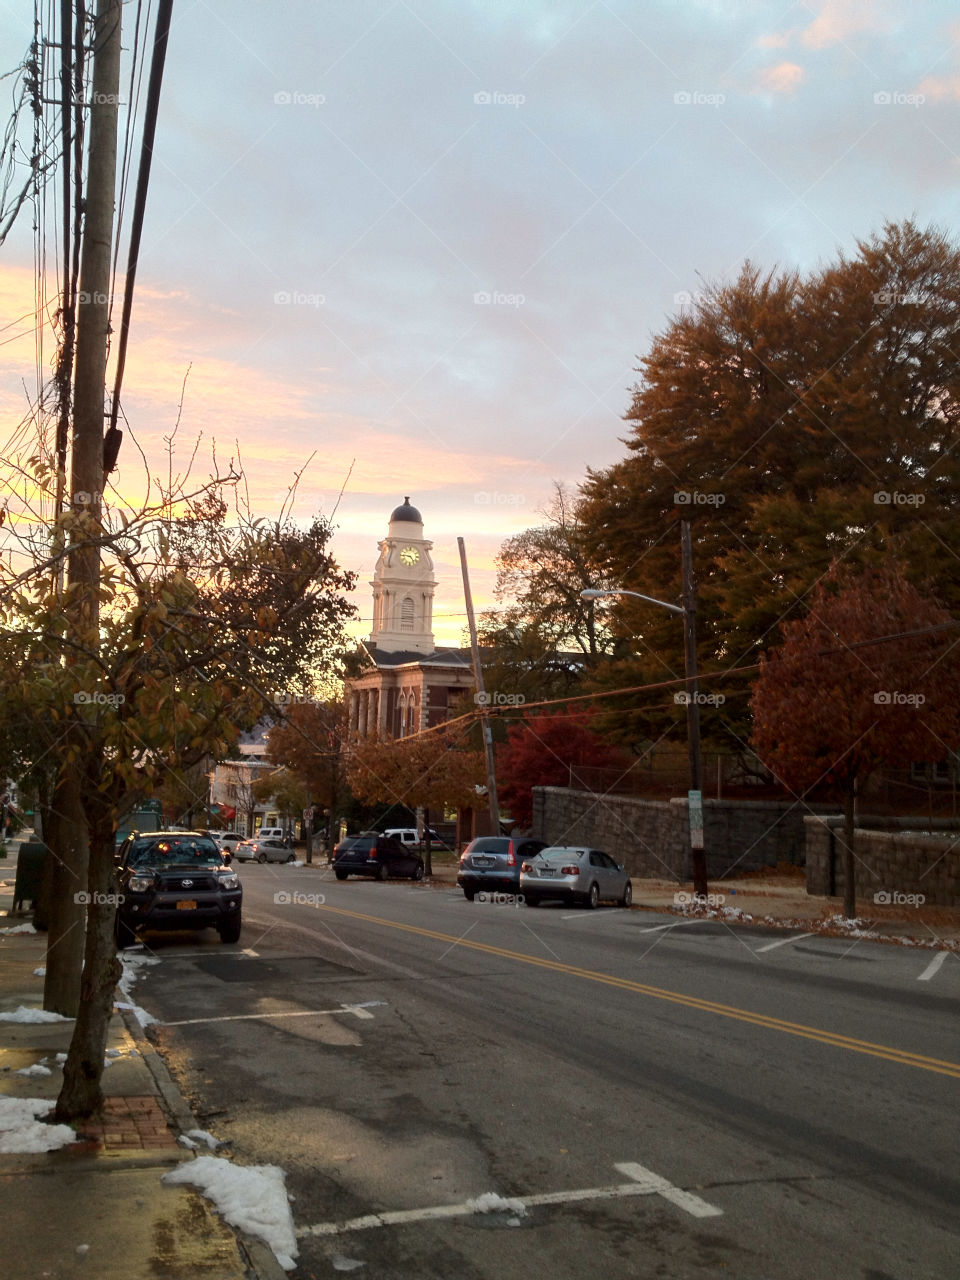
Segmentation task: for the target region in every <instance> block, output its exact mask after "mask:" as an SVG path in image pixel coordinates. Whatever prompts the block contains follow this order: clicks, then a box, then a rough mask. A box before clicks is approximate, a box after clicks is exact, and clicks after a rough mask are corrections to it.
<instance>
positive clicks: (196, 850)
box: [127, 836, 223, 867]
mask: <svg viewBox="0 0 960 1280" xmlns="http://www.w3.org/2000/svg"><path fill="white" fill-rule="evenodd" d="M127 865H128V866H131V867H172V866H180V867H182V866H190V867H222V866H223V855H222V854H221V852H220V850H219V849H218V848H217V846H216V845H215V844H214V842H213V841H212V840H211V839H209V838H208V837H207V836H165V837H156V836H155V837H153V838H152V839H147V840H135V841H134V842H133V844H132V846H131V848H130V853H129V855H128V857H127Z"/></svg>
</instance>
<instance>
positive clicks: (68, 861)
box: [43, 762, 89, 1018]
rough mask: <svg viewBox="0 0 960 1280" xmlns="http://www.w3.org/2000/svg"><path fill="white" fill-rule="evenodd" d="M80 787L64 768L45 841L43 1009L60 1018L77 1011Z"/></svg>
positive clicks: (84, 858)
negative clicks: (45, 894) (45, 895)
mask: <svg viewBox="0 0 960 1280" xmlns="http://www.w3.org/2000/svg"><path fill="white" fill-rule="evenodd" d="M80 785H81V784H80V774H79V769H78V766H77V763H76V762H74V763H72V764H68V765H66V766H65V767H64V769H63V771H62V772H61V774H60V777H59V779H58V781H57V787H56V790H55V792H54V798H53V804H52V807H51V811H50V818H49V821H48V826H49V828H50V830H49V832H48V839H47V841H46V845H47V848H48V849H49V850H50V857H49V859H48V863H49V867H50V875H49V880H48V882H47V878H46V877H45V888H46V887H47V883H48V885H49V889H48V896H47V898H46V915H47V954H46V968H47V973H46V977H45V978H44V981H43V1007H44V1009H46V1010H47V1011H48V1012H50V1013H60V1014H63V1016H64V1017H65V1018H75V1017H76V1016H77V1012H78V1010H79V1008H80V975H81V971H82V969H83V949H84V930H83V926H84V918H85V908H84V895H85V893H86V889H87V863H88V860H89V844H88V841H87V821H86V815H85V814H84V812H83V803H82V796H81V791H80Z"/></svg>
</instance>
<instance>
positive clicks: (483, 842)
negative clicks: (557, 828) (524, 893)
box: [457, 836, 546, 902]
mask: <svg viewBox="0 0 960 1280" xmlns="http://www.w3.org/2000/svg"><path fill="white" fill-rule="evenodd" d="M544 848H546V841H545V840H528V839H522V840H514V839H513V837H512V836H477V838H476V840H471V841H470V843H469V844H468V845H467V847H466V848H465V849H464V851H463V853H462V854H461V855H460V866H459V868H458V870H457V884H458V885H459V886H460V888H461V889H462V890H463V893H464V897H466V899H467V900H468V901H469V902H472V901H473V899H474V897H475V896H476V895H477V894H478V893H481V892H484V891H487V890H491V891H493V892H498V893H519V892H520V865H521V863H522V862H523V860H524V858H532V857H533V855H534V854H535V853H538V852H539V851H540V850H541V849H544Z"/></svg>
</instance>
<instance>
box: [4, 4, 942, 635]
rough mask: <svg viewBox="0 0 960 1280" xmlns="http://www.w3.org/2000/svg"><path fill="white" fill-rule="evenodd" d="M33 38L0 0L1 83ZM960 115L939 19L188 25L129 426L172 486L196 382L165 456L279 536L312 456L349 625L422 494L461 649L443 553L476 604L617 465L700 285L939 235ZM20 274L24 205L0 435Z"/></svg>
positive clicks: (172, 71) (759, 16) (707, 13)
mask: <svg viewBox="0 0 960 1280" xmlns="http://www.w3.org/2000/svg"><path fill="white" fill-rule="evenodd" d="M135 11H136V6H135V5H132V4H127V5H125V8H124V21H125V23H126V24H127V26H126V31H127V37H126V40H125V44H126V45H127V47H128V48H129V47H130V46H131V45H132V33H133V24H134V19H135ZM32 13H33V6H32V5H30V4H27V3H25V0H0V16H2V22H0V30H2V35H0V70H7V69H10V68H13V67H14V66H15V65H16V64H17V63H18V61H19V60H20V58H21V57H22V54H23V51H24V50H25V48H26V46H27V45H28V43H29V41H30V38H31V31H32ZM3 83H4V84H5V86H6V85H8V84H9V82H3ZM127 100H128V98H127V95H126V94H124V95H123V101H124V102H125V103H126V102H127ZM6 101H7V102H8V101H9V94H7V95H6ZM958 104H960V16H958V13H957V10H956V7H955V6H954V5H953V4H951V3H938V2H936V0H933V2H930V3H925V4H924V3H920V4H916V3H914V4H905V3H888V2H886V0H867V2H864V3H860V2H857V0H810V2H809V3H806V4H803V3H797V4H789V3H767V2H765V0H750V2H748V0H741V2H738V0H685V2H684V3H675V2H674V3H657V2H656V0H648V2H647V3H642V4H637V3H636V0H633V2H625V0H549V2H547V0H512V2H510V3H507V2H506V0H344V2H332V3H327V2H325V0H285V3H284V4H283V5H280V6H278V5H275V4H271V3H269V2H268V0H176V4H175V6H174V25H173V29H172V31H171V36H170V43H169V49H168V54H167V66H166V74H165V79H164V86H163V97H162V100H161V107H160V118H159V125H158V131H157V142H156V149H155V159H154V166H153V173H152V178H151V187H150V193H149V200H148V208H147V215H146V221H145V226H144V238H143V248H142V252H141V257H140V266H139V273H138V284H137V293H136V299H135V304H134V312H133V324H132V330H131V345H130V350H129V354H128V358H127V369H126V376H125V380H124V393H123V397H122V403H123V409H124V412H125V415H126V417H127V420H128V423H129V429H130V431H131V432H132V434H133V436H134V437H135V439H136V442H137V444H138V445H139V448H140V449H142V450H143V453H144V454H145V455H146V458H147V459H148V462H149V465H150V466H151V469H152V470H153V471H154V472H156V471H159V470H161V469H162V470H164V471H165V469H166V463H165V461H164V448H165V446H164V437H165V436H168V435H169V434H170V432H171V430H172V428H173V426H174V424H175V422H176V420H177V415H178V405H179V402H180V398H181V391H182V389H183V385H184V379H185V377H186V386H185V390H184V391H183V408H182V413H181V417H180V426H179V431H178V435H177V441H176V445H175V449H176V460H177V463H178V464H182V463H183V461H184V460H185V458H186V457H187V455H188V454H189V453H190V451H191V450H192V448H193V443H194V442H195V440H196V438H197V436H198V435H200V434H201V433H202V436H203V440H202V443H201V448H200V454H199V455H198V457H199V458H200V459H201V460H205V459H207V458H209V449H210V445H211V442H215V443H216V450H217V454H218V456H219V457H220V458H221V459H225V458H228V457H230V456H231V455H232V456H236V455H237V454H238V452H239V456H240V457H241V458H242V460H243V463H244V466H245V470H246V474H247V480H248V485H249V490H250V496H251V501H252V503H253V506H254V508H255V509H256V510H257V511H259V512H261V513H263V514H264V515H267V514H271V513H276V511H277V509H278V507H279V505H280V503H281V502H282V501H283V499H284V497H285V495H286V491H287V488H288V485H289V484H290V482H291V480H292V477H293V476H294V474H295V473H296V472H298V471H299V470H300V469H301V468H302V467H303V466H304V464H306V463H307V461H308V459H312V460H311V461H310V463H309V466H308V467H307V470H306V471H305V473H304V475H303V477H302V479H301V480H300V483H299V490H298V499H297V503H296V506H295V512H294V513H295V515H296V516H297V517H301V518H304V519H307V518H308V517H309V516H310V515H311V514H312V513H313V512H315V511H321V512H323V513H324V514H326V515H331V514H332V513H333V512H334V511H335V515H334V523H335V526H336V528H335V535H334V543H333V546H334V550H335V553H336V555H337V557H338V559H339V560H340V562H341V564H343V565H344V566H345V567H347V568H350V569H353V570H355V571H356V572H357V573H358V574H359V575H360V586H359V588H358V591H357V593H356V596H355V600H356V603H357V605H358V608H359V611H360V615H361V616H360V621H359V622H358V624H357V626H356V627H355V628H354V631H355V633H356V634H358V635H360V634H363V635H365V634H368V633H369V630H370V614H371V593H370V588H369V585H368V583H369V579H370V577H371V574H372V571H373V566H374V564H375V562H376V558H377V541H378V539H379V538H381V537H382V536H384V535H385V534H386V525H387V520H388V517H389V513H390V511H391V510H392V509H393V507H394V506H395V505H397V504H398V503H399V502H401V501H402V500H403V497H404V496H405V495H407V494H409V495H410V496H411V500H412V501H413V502H414V504H415V505H416V506H417V507H418V508H419V509H420V511H421V512H422V514H423V517H424V524H425V534H426V536H427V537H429V538H432V539H433V541H434V560H435V562H436V566H437V572H438V577H439V580H440V585H439V587H438V590H437V598H436V604H435V611H434V617H435V632H436V636H437V640H438V642H439V643H452V644H457V643H459V642H460V636H461V630H462V627H463V626H464V623H465V617H464V607H463V595H462V589H461V582H460V568H459V560H458V555H457V545H456V539H457V537H458V536H463V537H464V538H465V540H466V545H467V554H468V557H469V560H470V564H471V576H472V585H473V591H474V597H475V603H476V605H477V607H478V608H483V607H484V606H485V605H488V604H490V603H492V600H493V594H492V593H493V585H494V580H495V571H494V557H495V555H496V553H497V551H498V549H499V547H500V544H501V543H502V541H503V540H504V539H505V538H506V537H509V536H510V535H511V534H513V533H516V532H519V531H520V530H521V529H524V528H527V527H529V526H531V525H536V524H539V523H542V522H543V518H544V517H543V511H544V509H545V507H546V506H547V504H548V503H549V500H550V495H551V491H552V487H553V484H554V482H561V483H563V484H565V485H568V486H570V487H573V488H575V487H576V486H577V485H578V484H579V483H580V482H581V481H582V480H583V478H584V476H585V473H586V469H587V467H593V468H601V467H605V466H608V465H610V464H611V463H613V462H615V461H617V460H618V459H619V458H620V457H622V456H623V453H624V446H623V444H622V440H623V438H624V436H625V434H626V426H625V424H624V423H623V421H622V415H623V414H624V413H625V411H626V410H627V408H628V407H629V403H630V388H631V387H632V385H633V384H634V383H635V381H636V378H637V375H636V372H635V369H636V365H637V363H638V360H639V358H640V357H642V356H643V354H644V353H645V352H646V351H647V350H648V349H649V346H650V343H651V341H652V338H653V336H654V335H655V334H656V333H658V332H659V331H661V330H662V329H663V328H664V327H665V326H666V324H667V323H668V322H669V319H670V317H671V316H672V315H675V314H677V312H678V311H679V310H680V309H681V308H682V307H683V306H685V305H689V303H690V300H691V298H693V297H695V295H696V294H697V292H698V291H700V290H702V289H703V287H704V284H705V283H707V282H711V283H712V282H717V281H723V280H728V279H730V278H732V277H734V276H736V274H737V273H738V271H739V269H740V267H741V265H742V263H743V262H744V260H745V259H750V260H752V261H753V262H755V263H757V264H759V265H761V266H763V267H773V266H776V265H779V266H782V267H785V268H791V269H792V268H799V269H800V270H811V269H814V268H816V266H817V265H818V264H820V263H822V262H824V261H826V260H829V259H831V258H833V257H834V256H835V255H836V253H837V252H838V251H839V250H841V249H842V250H845V251H850V250H851V249H852V248H853V247H854V245H855V242H856V240H857V239H858V238H861V239H862V238H865V237H867V236H869V235H870V234H871V233H872V232H874V231H877V230H879V229H880V228H882V226H883V223H884V222H885V221H886V220H891V219H892V220H896V219H900V218H905V217H914V218H916V219H917V220H918V221H919V222H920V223H921V224H922V225H927V224H931V223H932V224H936V225H938V226H940V227H942V228H943V229H945V230H946V231H948V233H950V234H953V233H954V229H955V227H956V224H957V204H958V195H957V193H958V189H960V130H958V129H957V116H958ZM128 230H129V204H128V212H127V215H126V219H125V221H124V224H123V228H122V232H121V235H122V237H124V238H125V235H126V233H127V232H128ZM48 256H49V259H52V258H53V254H52V253H50V254H49V255H48ZM34 272H35V267H34V237H33V234H32V231H31V225H30V216H29V213H27V214H25V215H24V216H22V217H21V219H20V222H19V223H18V225H17V227H16V228H15V229H14V232H13V233H12V234H11V236H10V237H9V239H8V241H7V243H6V245H5V246H4V247H3V249H2V250H0V308H2V313H0V326H3V327H4V330H5V331H4V334H3V339H4V348H3V356H4V359H3V365H2V368H0V443H2V441H3V440H6V439H7V438H8V436H9V435H10V434H11V432H12V429H13V426H14V425H15V424H16V422H17V421H18V420H19V419H20V417H21V416H22V414H23V412H24V409H25V406H26V403H27V399H28V396H29V394H30V391H31V388H33V391H34V393H35V388H36V361H37V354H36V340H35V337H34V334H33V330H34V327H35V324H34V320H33V308H34V300H33V298H34V295H33V283H32V282H33V279H34ZM54 275H55V272H54ZM51 289H52V290H53V291H54V292H55V284H52V285H51ZM24 316H26V317H27V318H26V319H21V318H20V317H24ZM51 353H52V341H51V340H50V338H49V335H48V336H47V337H46V338H45V346H44V348H43V351H42V352H41V367H43V364H44V361H48V360H49V356H50V354H51ZM188 371H189V373H188ZM131 443H132V442H131V441H129V440H127V441H125V443H124V449H123V452H122V454H121V461H120V473H119V475H118V476H117V477H116V480H117V483H118V485H119V486H120V487H121V489H123V488H124V487H128V488H129V487H131V486H133V487H135V486H136V485H137V484H138V483H140V480H141V478H142V472H143V462H142V460H141V457H140V454H139V453H138V452H137V450H136V449H134V448H132V447H130V445H131ZM341 490H343V493H342V496H341Z"/></svg>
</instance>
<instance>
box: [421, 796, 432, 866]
mask: <svg viewBox="0 0 960 1280" xmlns="http://www.w3.org/2000/svg"><path fill="white" fill-rule="evenodd" d="M423 843H424V850H423V874H424V875H425V876H432V875H433V853H432V851H431V850H432V846H431V843H430V810H429V809H427V808H424V810H423Z"/></svg>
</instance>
